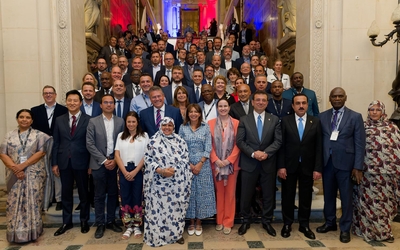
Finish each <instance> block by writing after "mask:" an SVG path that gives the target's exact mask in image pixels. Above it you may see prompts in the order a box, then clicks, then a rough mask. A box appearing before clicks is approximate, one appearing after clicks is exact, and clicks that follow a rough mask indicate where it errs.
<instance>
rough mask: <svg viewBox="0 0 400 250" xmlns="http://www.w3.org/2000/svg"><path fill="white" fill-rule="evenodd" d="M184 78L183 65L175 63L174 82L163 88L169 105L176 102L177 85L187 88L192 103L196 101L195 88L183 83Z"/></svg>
mask: <svg viewBox="0 0 400 250" xmlns="http://www.w3.org/2000/svg"><path fill="white" fill-rule="evenodd" d="M182 80H183V69H182V67H181V66H178V65H175V66H174V67H172V84H171V85H168V86H166V87H164V88H162V91H163V92H164V95H165V99H166V101H167V104H168V105H172V103H173V102H174V93H175V89H176V87H178V86H183V87H184V88H185V89H186V91H187V92H188V96H189V102H190V103H196V96H195V94H194V91H193V88H192V87H189V86H186V85H183V82H182Z"/></svg>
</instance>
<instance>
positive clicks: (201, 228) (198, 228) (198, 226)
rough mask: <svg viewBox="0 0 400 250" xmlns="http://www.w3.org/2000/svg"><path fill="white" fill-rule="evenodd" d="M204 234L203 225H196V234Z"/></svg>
mask: <svg viewBox="0 0 400 250" xmlns="http://www.w3.org/2000/svg"><path fill="white" fill-rule="evenodd" d="M202 233H203V227H202V226H201V225H196V230H195V234H196V235H197V236H200V235H201V234H202Z"/></svg>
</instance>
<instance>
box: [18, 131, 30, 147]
mask: <svg viewBox="0 0 400 250" xmlns="http://www.w3.org/2000/svg"><path fill="white" fill-rule="evenodd" d="M31 131H32V128H29V130H28V135H27V136H26V140H25V141H24V142H23V141H22V139H21V134H20V131H19V129H18V138H19V142H20V143H21V146H22V152H23V153H25V148H26V143H27V142H28V138H29V135H30V134H31Z"/></svg>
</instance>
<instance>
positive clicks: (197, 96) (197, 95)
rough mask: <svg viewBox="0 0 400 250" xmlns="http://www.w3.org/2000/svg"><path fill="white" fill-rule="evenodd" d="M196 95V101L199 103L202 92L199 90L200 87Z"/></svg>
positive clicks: (197, 88)
mask: <svg viewBox="0 0 400 250" xmlns="http://www.w3.org/2000/svg"><path fill="white" fill-rule="evenodd" d="M195 94H196V101H197V102H199V100H200V90H199V86H197V87H196V92H195Z"/></svg>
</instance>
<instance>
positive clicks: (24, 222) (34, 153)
mask: <svg viewBox="0 0 400 250" xmlns="http://www.w3.org/2000/svg"><path fill="white" fill-rule="evenodd" d="M17 122H18V129H14V130H13V131H10V132H9V133H7V134H6V136H5V139H4V141H3V143H2V144H1V146H0V159H1V160H2V161H3V163H4V165H5V166H6V184H7V191H8V197H7V206H6V217H7V240H8V241H9V242H16V243H24V242H29V241H34V240H37V239H38V238H39V236H40V235H41V234H42V232H43V222H42V214H41V211H42V206H43V198H44V197H43V196H44V188H45V181H46V166H45V160H44V157H43V156H45V154H46V152H47V150H50V149H51V142H52V140H51V137H50V136H48V135H47V134H45V133H42V132H40V131H39V130H36V129H32V128H31V125H32V122H33V119H32V113H31V111H30V110H29V109H22V110H20V111H18V113H17Z"/></svg>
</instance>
